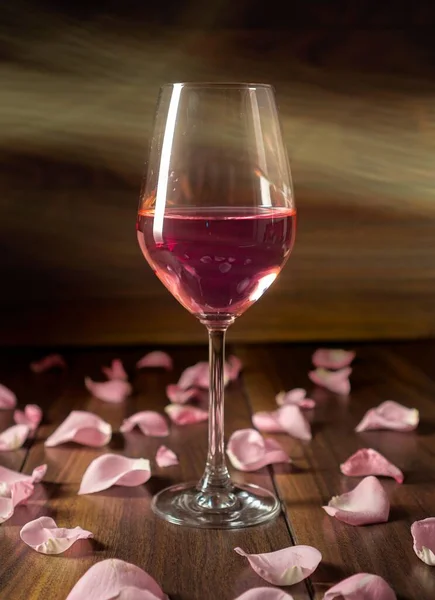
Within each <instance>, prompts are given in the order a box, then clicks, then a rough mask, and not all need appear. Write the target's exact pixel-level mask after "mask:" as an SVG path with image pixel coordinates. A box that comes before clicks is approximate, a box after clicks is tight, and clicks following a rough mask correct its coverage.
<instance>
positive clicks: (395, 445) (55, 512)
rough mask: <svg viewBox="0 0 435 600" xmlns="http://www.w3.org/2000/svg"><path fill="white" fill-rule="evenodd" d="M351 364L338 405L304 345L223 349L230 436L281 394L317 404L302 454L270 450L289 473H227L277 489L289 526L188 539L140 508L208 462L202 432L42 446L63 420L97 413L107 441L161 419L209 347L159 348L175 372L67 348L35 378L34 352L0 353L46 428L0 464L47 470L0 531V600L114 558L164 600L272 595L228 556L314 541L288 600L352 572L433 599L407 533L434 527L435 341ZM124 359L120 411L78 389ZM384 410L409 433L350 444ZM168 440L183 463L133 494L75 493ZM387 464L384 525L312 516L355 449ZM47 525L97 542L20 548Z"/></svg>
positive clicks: (403, 594)
mask: <svg viewBox="0 0 435 600" xmlns="http://www.w3.org/2000/svg"><path fill="white" fill-rule="evenodd" d="M355 348H356V349H357V359H356V361H355V364H354V372H353V374H352V377H351V382H352V393H351V395H350V397H349V398H339V397H336V396H334V395H333V394H331V393H329V392H326V391H324V390H322V389H319V388H313V386H312V385H311V384H310V383H309V381H308V379H307V375H306V374H307V371H308V370H309V368H310V356H311V353H312V351H313V349H314V346H311V345H277V344H270V345H253V346H250V345H236V346H234V347H232V348H229V351H231V352H234V353H235V354H236V355H237V356H239V357H240V358H241V359H242V361H243V363H244V371H243V376H242V377H241V378H240V379H239V380H238V381H237V382H235V383H234V384H232V385H231V386H230V387H229V388H228V391H227V397H226V418H225V421H226V436H227V437H228V436H229V435H230V433H231V432H232V431H234V430H235V429H238V428H241V427H247V426H249V425H250V414H251V413H252V411H256V410H261V409H272V408H273V407H274V406H275V403H274V396H275V394H276V393H277V392H278V391H280V390H281V389H288V388H291V387H294V386H306V387H307V388H308V389H309V390H310V395H311V396H312V397H313V398H314V399H315V400H316V401H317V406H316V408H315V410H313V411H311V412H309V413H307V414H308V415H309V418H310V420H311V421H312V425H313V434H314V437H313V440H312V441H311V442H309V443H305V442H303V443H302V442H298V441H295V440H292V439H291V438H289V437H288V436H285V435H277V436H276V439H279V441H280V442H281V443H282V444H283V445H284V446H285V448H286V449H287V450H288V452H289V455H290V456H291V457H292V459H293V462H294V465H293V466H292V467H285V466H276V467H275V468H273V469H262V470H261V471H258V472H256V473H252V474H242V473H240V472H237V471H233V476H234V478H235V479H237V480H240V481H241V480H244V481H250V482H253V483H257V484H259V485H263V486H265V487H268V488H269V489H271V488H272V487H273V486H275V489H276V491H277V493H278V494H279V496H280V499H281V501H282V503H283V507H285V515H284V514H283V515H282V516H280V517H279V518H278V519H277V520H276V521H275V522H273V523H272V524H270V525H266V526H262V527H258V528H252V529H248V530H238V531H234V532H231V531H230V532H228V531H225V532H220V531H197V530H193V529H183V528H179V527H176V526H172V525H169V524H166V523H165V522H163V521H161V520H159V519H157V518H155V517H154V515H153V514H152V513H151V511H150V499H151V496H152V494H153V493H155V492H156V491H158V490H159V489H161V488H162V487H163V486H166V485H168V484H170V483H173V482H180V481H186V480H190V479H197V478H198V477H199V476H200V475H201V472H202V468H203V465H204V461H205V455H206V424H199V425H194V426H186V427H171V434H170V437H169V438H166V439H163V440H162V439H158V438H147V437H145V436H143V435H141V434H140V433H138V432H133V433H131V434H129V435H127V436H125V437H124V436H122V435H121V434H119V433H115V434H114V436H113V439H112V442H111V443H110V445H109V447H108V448H104V449H90V448H84V447H80V446H76V445H73V444H68V445H63V446H59V447H57V448H49V449H44V446H43V442H44V440H45V439H46V438H47V436H48V435H49V434H50V433H51V432H52V431H53V430H54V429H55V428H56V427H57V425H58V424H59V423H60V422H61V421H62V420H63V419H64V418H65V417H66V416H67V415H68V413H69V411H70V410H72V409H79V408H81V409H86V410H91V411H94V412H95V413H97V414H99V415H101V416H102V417H103V418H104V419H106V420H107V421H109V422H110V423H111V424H112V426H113V428H114V431H117V430H118V429H119V425H120V424H121V422H122V420H123V418H125V417H126V416H128V415H129V414H131V413H133V412H136V411H137V410H141V409H145V408H150V409H156V410H162V409H163V407H164V406H165V404H166V403H167V400H166V398H165V392H164V389H165V385H166V384H167V383H169V382H172V381H176V379H177V378H178V376H179V373H180V372H181V370H182V369H184V368H185V367H186V366H189V365H190V364H193V363H194V362H196V361H197V360H203V359H205V358H206V349H205V347H204V348H200V347H196V348H194V347H193V348H192V347H190V348H189V347H184V348H181V347H174V348H169V351H170V353H171V354H172V356H173V358H174V361H175V369H174V371H173V372H170V373H167V372H162V371H156V370H142V371H140V372H137V371H136V370H135V368H134V364H135V362H136V360H137V359H138V358H139V357H140V356H141V355H142V354H143V353H144V352H145V351H146V349H145V348H131V349H125V348H124V349H119V348H110V349H104V350H101V349H92V348H88V349H76V350H69V351H65V353H64V354H65V358H66V360H67V362H68V370H67V371H65V372H57V373H56V372H53V373H46V374H43V375H34V374H32V373H31V372H30V371H29V369H28V364H29V362H30V360H32V359H35V358H38V356H40V355H42V354H44V350H42V349H38V350H23V349H21V350H17V349H15V350H8V351H2V352H1V353H0V381H1V382H2V383H3V384H5V385H9V386H11V387H12V388H13V389H14V390H15V391H16V393H17V395H18V397H19V403H20V405H24V404H26V403H29V402H37V403H38V404H40V405H41V406H42V407H43V408H44V414H45V417H44V421H43V424H42V426H41V427H40V428H39V429H38V432H37V436H36V440H35V441H34V443H32V444H28V445H27V446H26V447H25V448H23V449H21V450H19V451H16V452H9V453H8V452H2V453H0V463H1V464H3V465H5V466H8V467H10V468H14V469H21V468H22V470H23V471H24V472H26V473H30V472H31V471H32V469H33V468H34V467H35V466H37V465H39V464H42V463H44V462H45V463H47V464H48V472H47V475H46V477H45V478H44V483H43V484H39V485H37V486H36V490H35V493H34V495H33V496H32V497H31V498H30V500H29V503H28V505H27V506H25V507H23V506H22V507H18V508H17V509H16V511H15V514H14V516H13V517H12V518H11V519H10V520H9V521H7V522H6V523H4V524H3V525H1V527H0V598H8V600H21V599H22V598H28V599H29V600H39V599H41V600H42V599H44V600H61V599H62V598H65V597H66V596H67V594H68V592H69V590H70V589H71V588H72V586H73V585H74V583H75V582H76V581H77V580H78V579H79V577H80V576H81V575H82V574H83V573H84V572H85V571H86V570H87V569H88V568H89V567H90V566H91V565H92V564H94V563H95V562H97V561H99V560H102V559H103V558H107V557H117V558H121V559H124V560H126V561H130V562H133V563H134V564H137V565H139V566H140V567H142V568H144V569H145V570H147V571H148V572H149V573H150V574H151V575H153V577H155V578H156V579H157V581H158V582H159V583H160V584H161V585H162V587H163V589H164V590H165V592H166V593H168V594H169V596H170V597H171V600H204V599H205V598H207V600H215V599H216V600H217V599H219V600H234V598H236V597H237V596H238V595H239V594H241V593H242V592H243V591H245V590H247V589H249V588H252V587H259V586H261V585H268V584H267V583H266V582H264V581H263V580H261V579H260V577H259V576H257V575H256V574H255V573H254V572H252V571H251V570H250V569H249V567H248V566H247V563H246V561H245V560H244V559H242V558H241V557H240V556H238V555H237V554H235V553H234V552H233V548H234V547H235V546H241V547H242V548H244V549H245V550H246V551H248V552H267V551H272V550H277V549H279V548H283V547H286V546H288V545H291V544H293V543H299V544H311V545H313V546H315V547H317V548H319V550H320V551H321V552H322V555H323V560H322V563H321V565H320V566H319V568H318V570H317V571H316V572H315V573H314V575H313V576H312V578H311V579H310V580H309V581H307V582H305V583H301V584H299V585H298V586H294V587H292V588H288V590H287V591H288V592H290V593H291V594H292V595H293V597H294V599H295V600H310V599H311V600H321V599H322V598H323V594H324V592H325V591H326V589H327V588H328V587H329V586H331V585H332V584H334V583H336V582H337V581H339V580H340V579H341V578H343V577H346V576H348V575H351V574H353V573H356V572H359V571H368V572H372V573H377V574H379V575H382V576H383V577H384V578H385V579H386V580H387V581H388V582H389V583H390V584H391V585H392V586H393V588H394V589H395V591H396V593H397V596H398V599H399V600H416V599H417V598H418V600H432V599H433V597H434V596H435V581H434V579H433V577H432V575H433V574H432V571H431V569H430V567H427V566H426V565H424V564H423V563H422V562H421V561H420V560H419V559H418V558H417V557H416V555H415V554H414V552H413V550H412V539H411V535H410V525H411V523H412V522H413V521H414V520H417V519H422V518H425V517H428V516H433V508H434V503H433V497H434V496H433V489H434V488H433V486H434V483H435V466H434V463H433V455H434V452H435V410H434V403H433V397H434V394H435V376H434V373H433V368H432V370H431V368H430V363H431V360H432V364H433V359H434V358H435V342H421V343H407V344H404V343H401V344H394V343H389V344H387V343H385V344H377V345H373V344H359V345H356V346H355ZM114 357H121V358H122V359H123V360H124V363H125V365H126V367H127V369H128V371H129V374H130V379H131V381H132V383H133V386H134V395H133V396H132V397H131V398H130V399H129V400H128V401H126V403H125V404H121V405H109V404H106V403H103V402H101V401H98V400H96V399H93V398H92V397H91V396H90V395H89V394H88V393H87V391H86V390H85V389H84V386H83V378H84V376H85V375H90V376H92V377H94V378H97V377H98V376H99V373H100V367H101V366H102V365H103V364H108V363H109V361H110V360H111V359H112V358H114ZM385 399H394V400H397V401H399V402H402V403H404V404H405V405H408V406H412V407H416V408H418V409H419V410H420V415H421V424H420V426H419V428H418V430H417V431H416V432H414V433H395V432H388V431H382V432H365V433H363V434H356V433H354V431H353V430H354V427H355V425H356V424H357V423H358V421H359V420H360V418H361V417H362V415H363V414H364V412H365V411H366V410H367V409H368V408H370V407H373V406H375V405H377V404H379V403H380V402H381V401H383V400H385ZM0 417H1V422H0V426H1V427H2V428H5V427H6V426H7V425H8V423H9V422H10V421H11V414H10V411H2V412H1V414H0ZM162 442H164V443H165V444H167V445H168V446H169V447H170V448H172V449H173V450H175V452H177V454H178V455H179V457H180V467H171V468H167V469H158V468H157V467H156V466H155V465H154V463H153V477H152V478H151V480H150V481H149V482H148V483H147V484H145V485H144V486H140V487H138V488H116V487H115V488H112V489H110V490H107V491H104V492H100V493H98V494H93V495H88V496H77V490H78V487H79V483H80V480H81V477H82V475H83V473H84V471H85V469H86V467H87V465H88V464H89V462H90V461H91V460H92V459H93V458H95V457H96V456H98V455H100V454H103V453H104V452H107V451H112V452H120V453H123V454H125V455H127V456H131V457H140V456H143V457H149V458H151V459H152V457H153V456H154V454H155V451H156V449H157V447H158V446H159V445H160V444H161V443H162ZM365 446H370V447H373V448H375V449H377V450H379V451H380V452H382V453H384V454H385V455H386V456H387V457H388V458H389V459H390V460H392V461H393V462H394V463H395V464H397V466H399V467H400V468H401V469H402V470H403V471H404V473H405V482H404V484H403V485H399V484H396V483H395V482H394V481H392V480H391V481H390V480H387V479H382V483H383V485H384V486H385V489H386V490H387V491H388V494H389V497H390V501H391V513H390V518H389V521H388V523H386V524H381V525H372V526H366V527H351V526H349V525H346V524H344V523H340V522H339V521H337V520H335V519H333V518H331V517H329V516H328V515H326V513H325V512H324V511H323V510H322V508H321V506H322V505H323V504H325V503H327V502H328V500H329V499H330V498H331V496H333V495H336V494H339V493H342V492H344V491H347V490H350V489H352V488H353V487H355V485H356V484H357V483H358V481H359V479H358V478H348V477H344V476H342V475H341V474H340V472H339V464H340V463H341V462H343V461H344V460H345V459H346V458H347V457H348V456H349V455H350V454H352V453H353V452H355V451H356V450H357V449H358V448H360V447H365ZM41 515H49V516H52V517H53V518H54V519H55V520H56V521H57V523H58V525H60V526H66V527H74V526H76V525H80V526H82V527H84V528H85V529H89V530H90V531H92V532H94V534H95V539H94V540H86V541H80V542H77V543H76V544H75V545H74V546H73V547H72V548H71V549H70V550H68V551H67V552H65V553H64V554H63V555H60V556H57V557H55V556H44V555H40V554H37V553H36V552H34V551H33V550H31V549H30V548H28V547H27V546H25V545H24V543H23V542H21V540H20V539H19V530H20V527H21V526H22V525H23V524H24V523H25V522H26V521H28V520H29V519H32V518H36V517H38V516H41Z"/></svg>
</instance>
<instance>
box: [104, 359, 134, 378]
mask: <svg viewBox="0 0 435 600" xmlns="http://www.w3.org/2000/svg"><path fill="white" fill-rule="evenodd" d="M101 370H102V371H103V373H104V374H105V376H106V377H107V379H123V380H124V381H126V380H127V379H128V375H127V373H126V372H125V369H124V365H123V364H122V360H120V359H119V358H114V359H113V360H112V364H111V365H110V367H102V369H101Z"/></svg>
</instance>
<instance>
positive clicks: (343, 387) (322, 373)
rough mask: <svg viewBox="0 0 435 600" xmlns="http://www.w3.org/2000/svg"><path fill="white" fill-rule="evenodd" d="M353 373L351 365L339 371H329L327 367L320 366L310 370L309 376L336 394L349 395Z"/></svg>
mask: <svg viewBox="0 0 435 600" xmlns="http://www.w3.org/2000/svg"><path fill="white" fill-rule="evenodd" d="M351 373H352V369H351V368H350V367H344V368H343V369H340V370H339V371H328V370H327V369H323V368H320V369H316V370H315V371H310V372H309V373H308V377H309V378H310V379H311V381H312V382H313V383H315V384H316V385H320V386H322V387H324V388H326V389H327V390H329V391H331V392H334V394H340V395H341V396H347V395H348V394H349V392H350V381H349V376H350V374H351Z"/></svg>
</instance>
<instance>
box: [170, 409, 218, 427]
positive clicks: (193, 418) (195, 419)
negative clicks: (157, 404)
mask: <svg viewBox="0 0 435 600" xmlns="http://www.w3.org/2000/svg"><path fill="white" fill-rule="evenodd" d="M165 412H166V414H167V415H168V416H169V418H170V419H171V421H172V422H173V423H175V425H192V424H193V423H201V422H202V421H207V419H208V411H206V410H203V409H202V408H196V407H195V406H182V405H181V404H168V406H165Z"/></svg>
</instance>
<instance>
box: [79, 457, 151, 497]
mask: <svg viewBox="0 0 435 600" xmlns="http://www.w3.org/2000/svg"><path fill="white" fill-rule="evenodd" d="M150 477H151V468H150V461H149V460H147V459H146V458H127V457H126V456H121V455H120V454H103V455H102V456H98V457H97V458H95V459H94V460H93V461H92V462H91V464H90V465H89V467H88V468H87V469H86V471H85V474H84V475H83V479H82V482H81V484H80V489H79V492H78V493H79V494H93V493H95V492H101V490H107V488H110V487H112V485H122V486H126V487H133V486H137V485H142V484H143V483H145V482H146V481H148V479H149V478H150Z"/></svg>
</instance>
